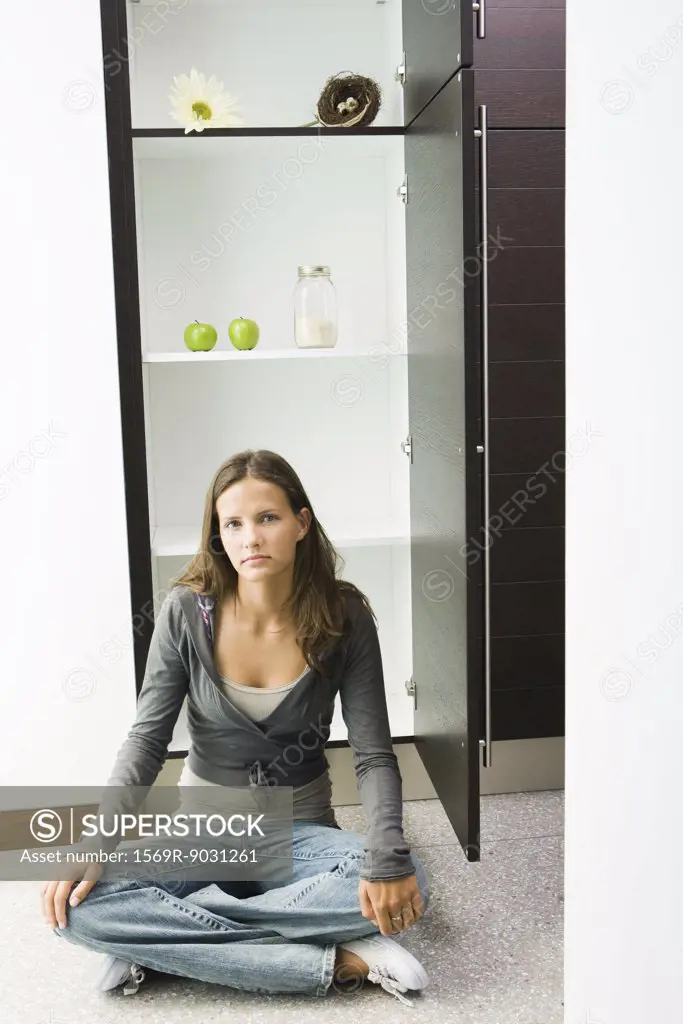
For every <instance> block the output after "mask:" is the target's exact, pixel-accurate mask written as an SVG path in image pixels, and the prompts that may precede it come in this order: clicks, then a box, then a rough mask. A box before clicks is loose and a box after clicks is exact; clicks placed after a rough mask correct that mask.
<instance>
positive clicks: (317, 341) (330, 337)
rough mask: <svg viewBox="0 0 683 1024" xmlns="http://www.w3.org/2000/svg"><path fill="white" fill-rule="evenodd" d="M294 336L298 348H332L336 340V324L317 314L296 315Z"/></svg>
mask: <svg viewBox="0 0 683 1024" xmlns="http://www.w3.org/2000/svg"><path fill="white" fill-rule="evenodd" d="M294 337H295V340H296V343H297V346H298V347H299V348H333V347H334V345H335V343H336V341H337V325H336V324H335V322H334V321H333V320H326V319H324V318H323V317H318V316H297V317H296V318H295V321H294Z"/></svg>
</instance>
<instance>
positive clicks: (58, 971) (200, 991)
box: [0, 792, 564, 1024]
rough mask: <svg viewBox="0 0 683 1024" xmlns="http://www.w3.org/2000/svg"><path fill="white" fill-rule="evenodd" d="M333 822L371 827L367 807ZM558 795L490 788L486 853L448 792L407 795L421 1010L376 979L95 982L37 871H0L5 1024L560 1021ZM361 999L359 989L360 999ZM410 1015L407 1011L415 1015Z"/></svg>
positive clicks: (93, 961)
mask: <svg viewBox="0 0 683 1024" xmlns="http://www.w3.org/2000/svg"><path fill="white" fill-rule="evenodd" d="M337 813H338V820H339V824H340V825H342V826H343V827H344V828H352V829H357V830H358V831H361V832H362V831H364V829H365V824H364V819H363V814H362V810H361V808H360V807H356V806H353V807H343V808H339V809H338V812H337ZM563 816H564V808H563V794H562V793H561V792H545V793H524V794H511V795H509V794H506V795H505V796H487V797H483V798H482V835H481V851H482V856H481V861H480V862H479V863H477V864H469V863H468V862H467V861H466V860H465V857H464V855H463V853H462V851H461V849H460V847H459V845H458V844H457V843H455V842H454V841H453V840H454V837H453V832H452V830H451V827H450V825H449V823H448V819H447V818H446V816H445V814H444V812H443V809H442V808H441V804H440V803H439V802H438V801H434V800H418V801H411V802H408V803H406V804H405V818H404V827H405V833H406V838H407V840H408V842H409V843H410V845H411V847H412V848H413V849H415V851H416V852H417V853H418V854H419V856H420V857H421V859H422V861H423V863H424V864H425V867H426V869H427V872H428V875H429V878H430V884H431V902H430V906H429V908H428V910H427V912H426V914H425V915H424V917H423V918H422V919H421V920H420V921H419V922H418V923H417V924H416V925H415V926H414V927H413V928H412V929H411V930H409V931H408V932H407V933H406V934H405V936H404V937H403V939H402V945H404V946H405V947H406V948H407V949H409V950H410V951H411V952H412V953H413V954H414V955H415V956H417V957H418V959H419V960H420V961H421V962H422V963H423V964H424V966H425V968H426V969H427V971H428V973H429V976H430V984H429V986H428V987H427V988H426V989H425V990H424V991H423V992H422V993H421V994H420V993H417V994H415V993H413V994H411V993H409V995H410V996H411V999H412V1002H413V1009H412V1010H411V1009H410V1008H408V1007H407V1006H404V1005H403V1004H401V1003H400V1002H398V1000H396V999H395V998H394V997H393V996H391V995H390V994H389V993H388V992H385V991H384V990H383V989H381V988H379V987H377V986H375V985H373V984H371V983H366V985H365V986H364V987H363V988H362V989H361V990H360V991H358V992H355V993H353V994H347V995H344V994H342V993H340V992H338V991H335V990H330V992H329V993H328V995H327V996H325V997H324V998H323V999H317V998H315V997H309V996H294V997H292V996H279V995H277V996H264V995H255V994H250V993H248V992H239V991H236V990H235V989H230V988H227V987H223V986H219V985H208V984H205V983H203V982H199V981H190V980H187V979H185V978H179V977H174V976H171V975H159V974H149V975H148V977H147V979H146V981H145V982H144V984H143V985H142V987H141V988H140V991H139V992H138V993H137V995H135V996H124V995H123V993H122V991H121V990H118V991H116V992H113V993H100V992H96V991H94V990H93V987H92V977H93V972H94V971H95V970H97V969H98V967H99V963H100V959H101V958H100V956H99V955H98V954H97V953H91V952H89V951H88V950H85V949H82V948H79V947H76V946H74V945H72V944H71V943H67V942H62V941H60V940H59V939H58V938H57V937H56V936H54V935H52V933H51V932H50V930H49V929H48V928H47V926H46V925H45V924H44V923H43V921H42V915H41V912H40V906H39V896H40V883H38V882H2V883H0V915H1V916H0V920H1V921H2V925H1V926H0V1019H1V1020H2V1022H3V1024H122V1022H126V1024H162V1022H163V1024H185V1022H192V1024H200V1022H201V1024H229V1022H234V1021H236V1020H237V1021H239V1022H240V1024H266V1022H268V1024H271V1022H272V1024H290V1022H291V1024H319V1022H320V1021H323V1020H324V1021H325V1024H328V1022H339V1024H345V1022H350V1021H357V1020H358V1018H359V1014H361V1013H362V1020H363V1022H364V1024H365V1022H367V1024H374V1022H376V1024H383V1022H389V1021H391V1022H393V1021H395V1020H396V1019H400V1016H401V1015H403V1014H408V1015H410V1014H411V1013H412V1014H413V1016H414V1015H415V1014H416V1013H418V1014H420V1015H421V1014H422V1013H426V1014H429V1016H430V1017H433V1018H434V1019H435V1020H438V1021H439V1024H561V1022H562V1020H563V1010H562V998H563V997H562V958H563V954H562V928H563V925H562V898H563V897H562V880H563V866H562V861H563ZM359 1000H360V1002H359ZM406 1019H410V1016H408V1017H407V1018H406Z"/></svg>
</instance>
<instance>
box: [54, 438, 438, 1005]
mask: <svg viewBox="0 0 683 1024" xmlns="http://www.w3.org/2000/svg"><path fill="white" fill-rule="evenodd" d="M337 560H338V556H337V554H336V552H335V550H334V548H333V546H332V544H331V543H330V541H329V539H328V537H327V535H326V533H325V531H324V529H323V528H322V526H321V525H320V523H319V522H318V520H317V519H316V516H315V513H314V512H313V509H312V506H311V502H310V501H309V500H308V497H307V495H306V493H305V491H304V489H303V486H302V484H301V481H300V480H299V478H298V476H297V474H296V473H295V472H294V470H293V469H292V467H291V466H290V465H289V463H287V462H286V461H285V460H284V459H283V458H282V457H281V456H279V455H277V454H276V453H274V452H271V451H266V450H259V451H252V450H248V451H244V452H240V453H238V454H237V455H234V456H233V457H232V458H230V459H228V460H227V461H226V462H225V463H224V464H223V465H222V466H220V468H219V469H218V471H217V472H216V474H215V476H214V479H213V482H212V484H211V487H210V488H209V491H208V493H207V496H206V503H205V509H204V519H203V525H202V537H201V546H200V550H199V551H198V552H197V554H196V556H195V557H194V559H193V560H192V561H191V563H190V565H189V566H188V568H187V571H186V572H185V573H184V574H183V575H182V576H180V577H179V578H178V579H177V580H174V581H173V582H174V586H173V588H172V590H171V591H170V593H169V594H168V595H167V597H166V599H165V600H164V602H163V605H162V608H161V610H160V613H159V615H158V616H157V619H156V622H155V627H154V632H153V636H152V641H151V645H150V651H149V655H148V659H147V665H146V671H145V679H144V682H143V687H142V690H141V693H140V696H139V700H138V707H137V713H136V718H135V722H134V724H133V726H132V728H131V730H130V733H129V735H128V738H127V740H126V742H125V743H124V745H123V747H122V748H121V750H120V751H119V754H118V756H117V759H116V764H115V766H114V770H113V773H112V775H111V777H110V779H109V781H108V783H107V785H108V786H139V787H147V786H151V785H152V783H153V782H154V780H155V779H156V777H157V775H158V773H159V771H160V769H161V767H162V765H163V762H164V759H165V757H166V754H167V751H168V745H169V743H170V740H171V737H172V733H173V728H174V725H175V723H176V721H177V718H178V714H179V712H180V709H181V707H182V704H183V701H184V700H185V698H186V697H187V698H188V704H187V707H188V727H189V734H190V741H191V743H190V751H189V755H188V758H187V761H186V763H185V766H184V770H183V773H182V776H181V779H180V783H179V784H180V785H181V786H183V787H189V788H191V791H192V793H193V794H194V797H193V798H194V799H195V801H196V798H197V794H202V793H206V794H207V804H208V802H209V797H210V795H211V793H212V792H213V793H217V792H218V791H217V790H215V789H213V790H212V789H210V788H204V789H202V787H216V786H238V785H248V786H249V787H250V792H253V790H254V789H256V791H257V793H258V787H259V786H262V785H269V786H270V785H281V786H291V787H292V799H293V803H292V807H293V819H294V820H293V824H292V848H291V854H292V856H291V861H292V875H291V878H292V881H291V882H288V883H286V884H282V883H278V882H275V883H273V882H272V881H255V882H252V883H249V884H250V885H251V890H250V891H251V895H247V896H245V895H244V892H245V890H244V882H234V883H233V882H223V883H221V884H220V885H212V884H208V883H206V881H202V882H196V881H183V882H180V881H177V880H176V881H173V882H172V883H170V884H168V883H164V881H163V880H161V879H160V878H159V877H155V878H154V879H153V880H151V881H149V882H146V883H141V882H140V881H139V880H138V881H137V882H135V883H133V882H131V881H129V880H125V879H121V878H118V879H109V880H106V879H101V878H100V876H101V874H102V872H101V870H99V869H98V868H97V867H96V868H94V870H92V871H91V873H90V875H89V876H88V877H86V879H85V880H84V881H81V882H80V883H79V884H78V885H77V886H76V888H75V889H74V891H73V892H72V893H71V897H70V898H69V894H70V892H71V887H72V884H73V882H72V881H61V882H48V883H46V884H45V886H44V888H43V910H44V915H45V918H46V920H47V922H48V924H50V925H51V926H52V928H53V929H54V930H55V933H56V934H57V935H62V936H64V937H65V938H66V939H69V940H71V941H72V942H74V943H76V944H78V945H82V946H85V947H87V948H89V949H93V950H98V951H100V952H102V953H104V954H106V961H105V964H104V968H103V973H102V976H101V979H100V981H99V988H100V989H102V990H108V989H113V988H117V987H118V986H120V985H123V986H124V992H126V993H127V994H128V993H131V992H134V991H137V988H138V986H139V984H140V982H141V981H142V980H144V977H145V972H144V968H145V967H148V968H151V969H154V970H157V971H161V972H165V973H168V974H177V975H182V976H185V977H190V978H197V979H200V980H203V981H210V982H214V983H217V984H222V985H228V986H232V987H234V988H240V989H247V990H250V991H255V992H268V993H272V992H301V993H308V994H311V995H315V996H324V995H325V994H326V993H327V991H328V989H329V987H330V985H334V986H335V988H336V987H338V985H339V987H342V983H343V988H344V991H348V989H349V987H350V986H355V987H360V986H362V984H363V982H364V980H365V979H366V978H367V979H368V980H370V981H372V982H374V983H376V984H380V985H382V987H383V988H385V989H386V990H387V991H389V992H391V993H393V994H394V995H395V996H396V997H397V998H398V999H400V1000H401V1001H402V1002H408V1003H409V1000H407V999H406V998H405V996H403V994H402V993H404V992H406V991H407V990H408V989H421V988H424V986H425V985H426V984H427V980H428V978H427V974H426V972H425V970H424V968H423V967H422V965H421V964H420V963H419V962H418V961H417V960H416V959H415V957H413V956H412V955H411V954H410V953H408V951H407V950H405V949H404V948H403V947H402V946H400V945H399V944H398V942H396V941H394V940H392V939H391V938H389V936H390V935H399V934H400V933H402V932H405V931H406V930H407V929H409V928H410V927H411V926H412V925H414V924H415V922H416V921H417V920H418V919H419V918H420V917H421V916H422V914H423V913H424V911H425V909H426V908H427V904H428V899H429V891H428V881H427V877H426V874H425V870H424V866H423V865H422V863H421V861H420V860H419V858H418V857H417V856H416V855H415V854H413V853H411V851H410V849H409V847H408V846H407V845H406V842H405V838H404V835H403V825H402V811H403V807H402V779H401V775H400V772H399V768H398V762H397V759H396V756H395V754H394V753H393V749H392V744H391V733H390V728H389V719H388V713H387V705H386V697H385V691H384V679H383V672H382V661H381V655H380V649H379V640H378V635H377V628H376V625H375V619H374V613H373V612H372V609H371V608H370V605H369V603H368V601H367V599H366V597H365V596H364V595H363V594H362V593H361V591H359V590H358V588H357V587H355V586H354V585H353V584H351V583H349V582H346V581H344V580H342V579H339V578H337ZM337 693H338V694H339V696H340V700H341V707H342V712H343V716H344V721H345V723H346V725H347V729H348V735H349V742H350V744H351V747H352V750H353V755H354V764H355V770H356V776H357V780H358V785H359V790H360V792H361V799H362V803H363V809H364V812H365V817H366V820H367V822H368V834H367V836H363V835H361V834H359V833H357V832H353V831H351V830H348V829H341V828H340V827H339V825H338V824H337V822H336V820H335V816H334V810H333V808H332V804H331V796H332V791H331V784H330V777H329V765H328V762H327V758H326V757H325V753H324V750H325V744H326V742H327V740H328V739H329V734H330V724H331V721H332V716H333V713H334V701H335V697H336V695H337ZM304 737H305V739H304ZM261 792H263V791H261ZM79 877H83V876H82V875H79ZM98 879H99V880H98ZM75 880H76V879H74V881H75ZM86 897H87V898H86ZM68 898H69V902H68V911H67V899H68ZM378 932H379V934H378Z"/></svg>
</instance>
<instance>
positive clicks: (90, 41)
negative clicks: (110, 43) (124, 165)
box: [0, 0, 135, 786]
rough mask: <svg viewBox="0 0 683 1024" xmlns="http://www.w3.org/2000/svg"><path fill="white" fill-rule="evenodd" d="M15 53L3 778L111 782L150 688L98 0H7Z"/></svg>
mask: <svg viewBox="0 0 683 1024" xmlns="http://www.w3.org/2000/svg"><path fill="white" fill-rule="evenodd" d="M0 56H1V57H2V59H0V82H1V83H2V90H3V94H4V95H5V97H6V98H7V108H6V111H5V113H6V118H5V121H4V124H3V132H2V141H1V142H0V148H1V149H2V151H3V152H2V159H1V160H0V224H1V225H2V239H3V241H2V249H1V252H2V257H1V259H2V275H1V276H0V288H1V290H2V298H1V301H2V323H3V338H2V343H1V344H2V373H1V374H0V381H1V385H0V538H1V539H2V543H1V547H0V554H1V558H2V562H1V564H2V573H3V584H4V585H3V587H2V617H3V623H2V631H1V634H2V647H1V654H0V723H1V725H0V729H1V732H0V785H36V786H37V785H48V784H55V785H56V784H60V785H70V784H83V785H103V784H104V783H105V782H106V779H107V777H108V775H109V771H110V769H111V767H112V764H113V760H114V756H115V753H116V750H117V749H118V747H119V746H120V745H121V743H122V742H123V739H124V737H125V733H126V731H127V729H128V727H129V725H130V724H131V722H132V720H133V716H134V711H135V687H134V682H133V679H134V671H133V656H132V630H131V623H130V606H129V601H130V597H129V585H128V555H127V539H126V521H125V508H124V490H123V464H122V450H121V430H120V411H119V394H118V374H117V352H116V334H115V319H114V292H113V276H112V253H111V228H110V216H109V191H108V188H109V186H108V170H107V149H106V135H105V116H104V95H103V93H104V88H103V84H102V82H101V79H100V80H98V77H97V71H96V69H97V68H98V67H99V65H100V62H101V35H100V20H99V4H98V3H97V2H96V0H68V2H66V3H59V4H49V3H43V4H40V5H39V8H38V7H37V6H36V5H35V4H32V3H27V4H21V3H18V4H16V3H15V4H7V5H5V6H4V7H3V26H2V40H1V41H0ZM46 435H47V436H48V437H50V438H51V439H50V440H46V439H45V436H46ZM119 645H120V646H119Z"/></svg>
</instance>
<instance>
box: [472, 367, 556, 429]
mask: <svg viewBox="0 0 683 1024" xmlns="http://www.w3.org/2000/svg"><path fill="white" fill-rule="evenodd" d="M564 409H565V364H564V362H557V363H552V362H548V361H545V362H541V363H530V362H529V363H490V364H489V410H490V414H491V416H492V417H493V418H496V417H513V416H563V415H564Z"/></svg>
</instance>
